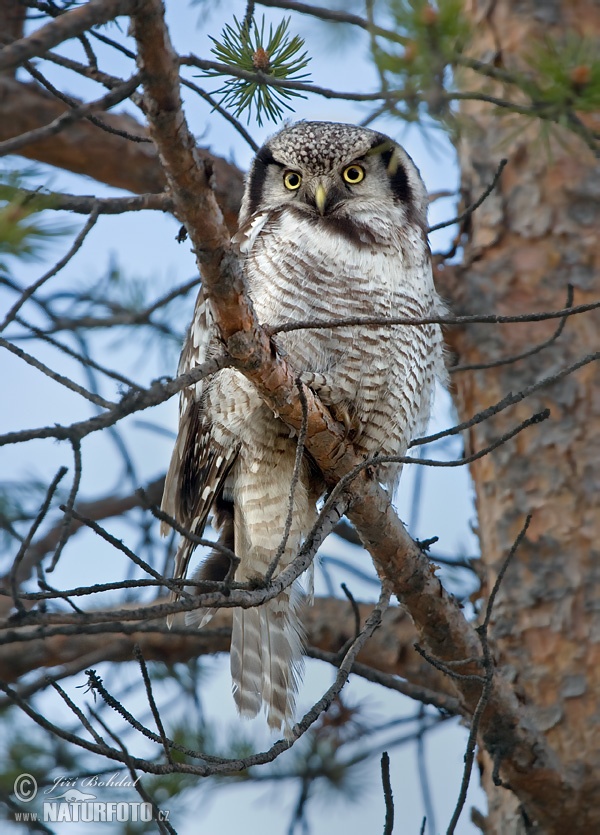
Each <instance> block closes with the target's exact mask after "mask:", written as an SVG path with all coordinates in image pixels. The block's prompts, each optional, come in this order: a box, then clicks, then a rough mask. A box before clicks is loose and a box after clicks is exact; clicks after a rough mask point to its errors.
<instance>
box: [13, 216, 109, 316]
mask: <svg viewBox="0 0 600 835" xmlns="http://www.w3.org/2000/svg"><path fill="white" fill-rule="evenodd" d="M97 220H98V210H97V209H92V211H91V212H90V216H89V218H88V219H87V221H86V223H85V225H84V227H83V229H82V230H81V231H80V232H79V234H78V235H77V237H76V238H75V240H74V241H73V245H72V246H71V248H70V249H69V251H68V252H67V254H66V255H65V256H64V257H63V258H61V259H60V261H57V263H56V264H55V265H54V266H53V267H52V269H51V270H48V272H47V273H44V275H43V276H42V277H41V278H38V280H37V281H34V283H33V284H31V285H30V286H29V287H28V288H27V289H26V290H24V291H23V293H22V294H21V297H20V298H19V300H18V301H16V302H15V303H14V304H13V306H12V307H11V308H10V310H9V311H8V313H7V314H6V317H5V319H4V321H3V322H2V324H0V332H2V331H3V330H5V328H6V326H7V325H9V324H10V323H11V322H12V321H13V319H14V318H15V316H16V315H17V313H18V312H19V310H20V309H21V308H22V307H23V305H24V304H25V302H26V301H27V300H28V299H30V298H31V297H32V296H33V294H34V293H35V292H36V291H37V290H39V289H40V287H41V286H42V285H43V284H45V283H46V282H47V281H48V280H49V279H50V278H52V277H53V276H55V275H56V274H57V273H58V272H60V270H62V268H63V267H64V266H66V265H67V264H68V263H69V261H70V260H71V259H72V258H73V256H74V255H75V253H76V252H77V251H78V250H79V249H80V248H81V245H82V244H83V242H84V241H85V239H86V237H87V236H88V233H89V232H91V230H92V229H93V227H94V226H95V224H96V221H97Z"/></svg>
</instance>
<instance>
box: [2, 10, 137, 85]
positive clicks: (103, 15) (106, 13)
mask: <svg viewBox="0 0 600 835" xmlns="http://www.w3.org/2000/svg"><path fill="white" fill-rule="evenodd" d="M134 4H135V0H89V2H87V3H85V5H83V6H80V7H78V8H76V9H72V10H71V11H69V12H65V14H63V15H60V17H57V18H56V19H54V20H51V21H50V23H47V24H46V25H45V26H41V27H40V28H39V29H37V30H36V31H35V32H34V33H33V34H32V35H29V36H28V37H26V38H21V39H20V40H18V41H13V42H12V43H11V44H9V45H8V46H5V47H4V49H0V70H7V69H12V68H13V67H16V66H18V65H19V64H22V63H23V61H27V60H29V59H30V58H36V57H38V56H39V55H43V54H44V52H46V51H47V50H48V49H52V47H53V46H57V45H58V44H60V43H62V42H63V41H66V40H69V39H70V38H74V37H76V36H77V35H81V34H82V33H83V32H85V31H86V29H89V28H90V27H92V26H95V25H97V24H99V23H108V21H109V20H113V19H114V18H115V17H118V16H119V15H124V14H129V12H130V11H131V9H132V7H133V6H134Z"/></svg>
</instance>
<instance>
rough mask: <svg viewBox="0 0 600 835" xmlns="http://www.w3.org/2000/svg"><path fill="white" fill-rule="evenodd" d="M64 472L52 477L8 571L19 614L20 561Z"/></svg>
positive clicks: (63, 469)
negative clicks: (44, 496)
mask: <svg viewBox="0 0 600 835" xmlns="http://www.w3.org/2000/svg"><path fill="white" fill-rule="evenodd" d="M66 472H67V468H66V467H61V468H60V469H59V471H58V472H57V473H56V475H55V476H54V478H53V479H52V482H51V483H50V486H49V487H48V490H47V491H46V498H45V499H44V501H43V503H42V506H41V507H40V510H39V512H38V515H37V516H36V517H35V520H34V522H33V525H32V526H31V527H30V529H29V532H28V534H27V536H26V537H25V539H24V540H23V542H22V543H21V547H20V548H19V551H18V553H17V556H16V557H15V560H14V562H13V564H12V568H11V570H10V588H11V590H12V598H13V602H14V604H15V606H16V607H17V609H18V610H19V612H21V613H23V612H24V611H25V610H24V608H23V604H22V603H21V601H20V600H19V594H18V588H17V586H18V582H19V578H20V574H19V568H20V565H21V561H22V559H23V557H24V556H25V554H26V553H27V549H28V548H29V546H30V544H31V541H32V539H33V537H34V536H35V533H36V531H37V529H38V528H39V526H40V525H41V524H42V522H43V520H44V519H45V517H46V514H47V513H48V510H49V508H50V502H51V501H52V498H53V496H54V494H55V493H56V488H57V487H58V485H59V483H60V481H61V479H62V478H63V476H64V475H65V474H66Z"/></svg>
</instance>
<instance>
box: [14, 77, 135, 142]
mask: <svg viewBox="0 0 600 835" xmlns="http://www.w3.org/2000/svg"><path fill="white" fill-rule="evenodd" d="M139 83H140V75H139V73H138V74H136V75H134V76H133V77H132V78H130V79H129V80H128V81H125V82H124V83H123V84H121V85H120V86H119V87H116V88H115V89H114V90H111V91H110V92H109V93H106V95H104V96H102V97H101V98H99V99H97V100H96V101H92V102H89V103H88V104H82V105H79V106H78V107H73V108H72V109H71V110H68V111H67V112H66V113H63V114H62V115H61V116H58V117H57V118H56V119H54V120H53V121H52V122H50V124H48V125H43V126H42V127H39V128H34V129H33V130H30V131H28V132H27V133H21V134H19V136H15V137H13V138H12V139H5V140H4V142H0V156H6V154H14V153H16V152H17V151H19V150H20V149H21V148H24V147H25V146H26V145H31V144H32V143H34V142H41V141H42V140H44V139H48V138H49V137H50V136H55V135H56V134H57V133H60V132H61V131H63V130H66V128H68V127H70V125H72V124H73V123H74V122H77V121H78V120H79V119H84V118H87V117H89V116H91V115H92V114H93V113H94V112H96V111H102V110H109V109H110V108H111V107H114V105H115V104H119V102H122V101H123V99H126V98H128V97H129V96H130V95H131V93H132V92H133V91H134V90H135V88H136V87H137V86H138V85H139ZM101 127H103V128H106V129H107V130H113V131H114V129H112V128H110V126H108V125H106V126H105V125H103V124H101ZM118 133H119V135H122V132H121V131H119V132H118ZM126 138H128V139H130V138H131V137H130V136H128V137H126ZM137 141H139V142H145V141H148V140H147V139H145V138H144V137H137Z"/></svg>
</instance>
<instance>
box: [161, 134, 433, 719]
mask: <svg viewBox="0 0 600 835" xmlns="http://www.w3.org/2000/svg"><path fill="white" fill-rule="evenodd" d="M426 207H427V198H426V193H425V187H424V185H423V182H422V180H421V177H420V175H419V172H418V170H417V168H416V167H415V165H414V163H413V162H412V160H411V158H410V157H409V156H408V154H407V153H406V152H405V151H404V150H403V149H402V148H401V147H400V146H399V145H397V144H396V143H395V142H394V141H393V140H391V139H389V138H388V137H387V136H385V135H383V134H381V133H378V132H376V131H373V130H369V129H367V128H362V127H355V126H352V125H345V124H337V123H332V122H299V123H297V124H293V125H291V126H289V127H285V128H284V129H283V130H281V131H280V132H279V133H277V134H276V135H275V136H273V137H272V138H271V139H269V140H268V141H267V142H266V143H265V145H263V147H262V148H261V149H260V150H259V151H258V153H257V154H256V157H255V158H254V161H253V163H252V166H251V169H250V172H249V174H248V177H247V181H246V188H245V193H244V198H243V202H242V208H241V213H240V220H239V231H238V232H237V234H236V235H235V236H234V239H233V243H234V245H235V246H237V247H238V248H239V252H240V254H241V256H242V259H243V263H244V268H245V274H246V280H247V286H248V292H249V294H250V296H251V299H252V302H253V304H254V308H255V310H256V313H257V316H258V318H259V321H260V322H261V323H264V324H267V325H274V324H275V323H281V322H285V321H298V320H303V321H304V320H312V321H315V320H321V321H323V320H331V319H336V318H341V317H349V316H362V317H365V316H369V317H382V319H385V318H386V317H387V318H391V317H401V316H406V317H431V316H435V315H436V314H438V313H439V312H441V311H442V309H443V308H442V305H441V304H440V301H439V297H438V296H437V294H436V291H435V289H434V285H433V279H432V271H431V258H430V251H429V247H428V243H427V236H426V229H427V225H426ZM275 342H276V344H277V346H278V348H279V349H280V350H281V351H282V352H283V353H284V355H285V356H286V359H287V360H288V361H289V363H290V364H291V366H292V368H293V369H294V370H295V371H296V372H298V373H299V375H300V377H301V379H302V381H303V382H304V383H305V384H306V385H307V386H309V387H310V388H312V389H313V390H314V391H315V392H316V394H317V395H318V396H319V397H320V398H321V400H322V401H323V403H325V404H326V405H327V406H329V407H330V408H331V410H332V413H333V414H334V416H336V417H337V418H338V419H342V420H344V422H345V423H346V425H347V431H348V434H349V437H350V438H351V440H352V442H353V443H354V447H355V450H356V452H357V453H358V454H359V455H361V456H368V455H372V454H373V453H375V452H377V451H380V452H381V453H383V454H387V455H402V454H403V453H404V452H405V451H406V448H407V445H408V443H409V441H410V440H411V439H412V438H413V437H415V436H416V435H417V434H418V433H420V432H422V431H423V430H424V428H425V425H426V422H427V419H428V416H429V411H430V406H431V400H432V395H433V390H434V382H435V378H436V377H438V378H443V376H444V363H443V356H442V336H441V332H440V328H439V326H438V325H434V324H432V325H423V326H406V325H386V324H381V325H377V326H354V327H331V328H325V329H310V328H307V329H304V330H298V331H293V332H290V333H283V334H280V335H278V336H276V337H275ZM220 350H221V343H220V341H219V336H218V333H217V330H216V327H215V325H214V322H213V318H212V315H211V310H210V303H209V302H207V300H206V298H205V296H204V295H203V291H202V290H200V293H199V296H198V301H197V303H196V309H195V313H194V318H193V321H192V324H191V327H190V330H189V334H188V337H187V341H186V343H185V346H184V349H183V353H182V356H181V361H180V366H179V371H180V373H183V372H184V371H187V370H189V369H191V368H193V367H194V366H196V365H198V364H200V363H202V362H204V361H205V360H206V359H207V358H209V357H211V356H214V355H216V354H217V353H219V352H220ZM295 456H296V439H295V438H294V437H293V435H292V434H291V433H290V430H289V428H288V427H287V426H286V425H285V424H284V423H283V422H282V421H281V420H280V419H279V418H278V417H277V415H275V414H273V412H272V411H271V409H269V407H268V406H266V405H265V403H264V402H263V401H262V400H261V398H260V396H259V394H258V392H257V391H256V389H255V388H254V386H253V385H252V383H251V382H249V381H248V380H247V379H246V378H245V377H244V376H243V374H241V373H240V372H238V371H236V370H235V369H233V368H224V369H222V370H221V371H219V372H218V373H217V374H215V375H214V376H213V377H211V378H209V379H207V380H203V381H201V382H200V383H197V384H196V385H195V386H190V387H189V388H188V389H185V390H184V391H183V392H182V396H181V403H180V426H179V435H178V438H177V442H176V445H175V449H174V452H173V457H172V460H171V465H170V468H169V472H168V474H167V480H166V484H165V492H164V497H163V505H162V506H163V509H164V510H165V511H166V512H167V513H168V514H170V515H171V516H173V517H175V518H176V519H177V520H178V521H179V522H180V523H181V524H182V525H183V526H185V528H187V529H189V530H191V531H193V532H194V533H195V534H198V535H200V534H201V533H202V531H203V530H204V527H205V525H206V522H207V519H208V516H209V514H211V513H212V514H213V526H214V527H215V528H216V529H217V530H218V531H219V538H220V541H221V543H222V544H223V545H226V546H228V547H229V548H231V549H232V550H234V551H235V553H236V555H237V556H238V557H239V560H240V562H239V565H238V567H237V569H236V572H235V579H236V581H252V580H256V579H257V578H261V577H262V576H264V573H265V571H266V570H267V568H268V566H269V564H270V563H271V561H272V560H273V557H274V555H275V553H276V551H277V548H278V545H279V543H280V541H281V538H282V532H283V530H284V526H285V523H286V518H287V516H288V505H289V493H290V484H291V481H292V472H293V469H294V461H295ZM399 471H400V467H399V466H388V467H387V469H385V470H380V472H379V478H380V480H381V481H382V483H384V484H385V486H386V487H387V488H388V489H389V491H390V492H391V491H392V490H393V488H394V484H395V482H396V480H397V478H398V475H399ZM324 489H325V485H324V481H323V479H322V477H321V475H320V474H319V472H318V470H317V468H316V466H315V464H314V462H312V461H310V460H309V459H308V458H307V457H305V459H304V462H303V465H302V470H301V474H300V478H299V481H298V483H297V486H296V489H295V492H294V505H293V518H292V526H291V530H290V533H289V537H288V540H287V545H286V548H285V551H284V553H283V555H282V557H281V559H280V561H279V565H278V569H277V571H281V570H282V569H283V568H285V567H286V566H287V565H289V563H290V562H291V560H292V559H293V557H294V556H295V554H296V553H297V551H298V548H299V546H300V544H301V542H302V540H303V537H304V536H305V535H306V533H307V532H308V531H309V530H310V528H311V526H312V524H313V522H314V520H315V518H316V503H317V501H318V500H319V498H320V497H321V496H322V494H323V492H324ZM194 547H195V546H194V544H193V543H191V542H190V541H189V539H186V538H185V537H183V538H182V540H181V543H180V545H179V550H178V552H177V556H176V564H175V577H176V578H181V577H185V575H186V571H187V568H188V563H189V560H190V556H191V554H192V552H193V550H194ZM229 567H230V563H229V559H228V558H227V557H226V556H223V554H222V553H220V552H218V551H214V552H212V553H211V554H210V555H209V557H208V559H207V560H206V561H205V562H204V563H203V564H202V565H201V566H200V569H199V570H198V571H197V573H196V575H195V579H204V580H206V579H211V580H222V579H223V578H224V577H225V575H226V574H227V572H228V570H229ZM296 585H297V584H294V586H293V587H292V588H291V589H287V590H286V591H284V592H282V593H281V594H280V595H279V596H278V597H276V598H275V599H273V600H270V601H268V602H267V603H264V604H263V605H261V606H259V607H256V608H251V609H241V608H235V609H234V611H233V629H232V638H231V674H232V679H233V692H234V698H235V702H236V704H237V707H238V710H239V712H240V714H242V715H243V716H248V717H252V716H256V715H257V713H258V712H259V711H260V709H261V707H264V708H265V709H266V713H267V720H268V724H269V726H270V727H271V728H273V729H279V728H281V727H282V726H283V728H284V730H286V732H288V731H289V728H290V724H291V721H292V718H293V711H294V703H295V694H296V690H297V683H298V678H299V675H300V673H301V667H302V645H303V630H302V624H301V622H300V617H299V612H300V608H301V603H302V593H301V592H300V591H299V590H298V588H296ZM210 614H211V613H210V612H206V611H201V614H199V615H198V616H197V618H196V620H199V621H200V625H202V624H203V623H205V622H206V621H207V620H208V618H209V617H210Z"/></svg>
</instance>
